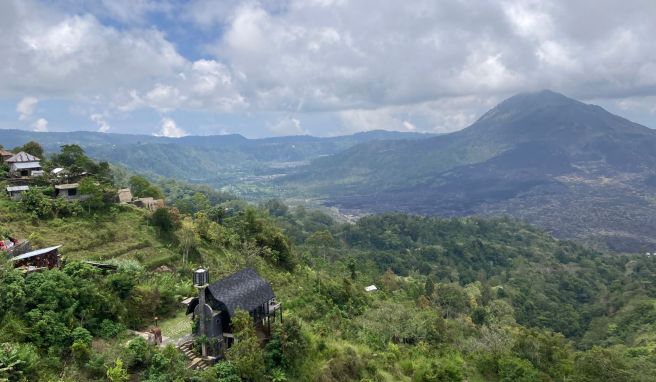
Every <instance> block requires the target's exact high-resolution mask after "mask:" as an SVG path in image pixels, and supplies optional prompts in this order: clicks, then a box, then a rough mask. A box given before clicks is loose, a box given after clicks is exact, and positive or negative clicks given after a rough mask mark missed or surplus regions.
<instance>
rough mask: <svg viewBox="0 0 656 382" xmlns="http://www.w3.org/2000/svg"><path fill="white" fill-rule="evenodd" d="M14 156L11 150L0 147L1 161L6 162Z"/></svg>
mask: <svg viewBox="0 0 656 382" xmlns="http://www.w3.org/2000/svg"><path fill="white" fill-rule="evenodd" d="M13 156H14V153H12V152H11V151H7V150H2V149H0V163H4V162H6V161H7V159H9V158H11V157H13Z"/></svg>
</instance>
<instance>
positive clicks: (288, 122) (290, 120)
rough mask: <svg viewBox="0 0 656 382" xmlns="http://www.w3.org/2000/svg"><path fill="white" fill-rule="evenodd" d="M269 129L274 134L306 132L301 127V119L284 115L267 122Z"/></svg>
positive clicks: (301, 133)
mask: <svg viewBox="0 0 656 382" xmlns="http://www.w3.org/2000/svg"><path fill="white" fill-rule="evenodd" d="M267 127H268V129H269V131H271V132H272V133H274V134H275V135H304V134H307V133H308V132H307V131H306V130H304V129H303V128H302V127H301V121H300V120H299V119H298V118H294V117H284V118H281V119H279V120H277V121H275V122H274V123H269V124H267Z"/></svg>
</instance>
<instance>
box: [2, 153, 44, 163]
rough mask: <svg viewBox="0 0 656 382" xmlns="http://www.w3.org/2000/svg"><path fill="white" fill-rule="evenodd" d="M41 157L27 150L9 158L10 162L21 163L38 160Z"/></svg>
mask: <svg viewBox="0 0 656 382" xmlns="http://www.w3.org/2000/svg"><path fill="white" fill-rule="evenodd" d="M40 160H41V159H39V158H37V157H35V156H34V155H31V154H28V153H26V152H25V151H21V152H19V153H18V154H16V155H14V156H13V157H11V158H9V159H7V162H9V163H20V162H38V161H40Z"/></svg>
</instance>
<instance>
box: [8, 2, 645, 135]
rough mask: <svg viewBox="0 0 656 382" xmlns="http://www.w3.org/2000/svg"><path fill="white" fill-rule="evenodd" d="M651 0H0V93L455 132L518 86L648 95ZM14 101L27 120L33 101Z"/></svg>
mask: <svg viewBox="0 0 656 382" xmlns="http://www.w3.org/2000/svg"><path fill="white" fill-rule="evenodd" d="M61 4H65V5H61ZM655 7H656V5H655V3H654V1H653V0H632V1H631V2H630V6H629V5H627V4H623V3H617V2H613V1H610V0H599V1H595V2H591V1H580V2H571V1H565V0H554V1H549V2H544V1H539V0H502V1H498V2H480V1H475V0H467V1H462V0H444V1H439V2H437V1H433V0H415V1H412V2H395V1H376V0H359V1H351V2H349V1H341V0H334V1H333V0H314V1H308V0H259V1H247V2H243V1H237V0H226V1H221V2H216V1H212V0H190V1H189V2H175V1H169V0H116V1H110V0H93V1H90V2H79V1H76V0H62V1H60V2H50V1H48V2H42V1H36V0H23V1H19V0H7V1H0V35H2V36H3V37H2V39H0V98H2V99H16V98H21V97H25V96H26V95H30V96H31V97H32V98H34V99H37V98H38V99H46V98H47V99H49V100H55V101H60V100H66V101H69V102H73V103H87V104H92V105H93V107H88V109H87V110H107V111H108V112H109V113H112V114H111V115H112V116H113V117H114V116H116V117H117V118H119V117H121V116H123V115H125V114H130V113H133V112H135V111H137V110H139V109H154V110H156V111H157V113H152V114H151V115H158V116H161V115H162V114H168V113H170V112H172V111H202V112H209V113H214V115H215V116H217V117H219V118H218V119H220V117H221V116H223V115H226V114H232V116H234V117H235V118H234V119H237V118H239V117H244V116H246V117H244V118H250V116H253V115H255V114H258V113H262V115H260V118H262V119H264V118H266V117H264V116H263V115H264V114H266V113H269V112H273V113H277V114H274V115H289V114H291V115H294V116H295V117H294V118H291V117H290V118H283V119H282V120H279V121H275V122H272V123H270V124H267V125H266V126H264V127H262V126H259V128H260V129H262V128H266V129H267V131H270V132H272V133H276V134H277V132H276V131H274V130H276V129H278V131H291V132H300V131H303V132H304V131H308V130H309V131H312V132H315V131H316V130H317V128H316V127H315V126H311V125H309V124H308V123H307V121H309V120H312V118H305V117H304V116H303V115H304V114H311V113H316V112H328V113H332V114H331V117H332V118H333V119H334V118H335V117H336V118H337V119H338V120H339V121H341V122H342V123H343V126H332V125H331V126H328V127H324V129H325V130H327V131H325V132H322V133H323V135H331V134H334V133H336V132H338V131H342V132H349V131H357V130H360V129H372V128H388V129H407V128H408V126H409V125H406V124H404V122H407V123H409V124H411V125H412V126H414V127H415V128H416V129H417V130H418V131H425V130H429V131H440V132H443V131H453V130H455V129H459V128H462V127H464V126H466V124H468V123H470V122H471V121H473V120H474V119H475V118H476V117H477V116H478V115H480V114H481V113H482V112H483V111H484V110H485V109H484V108H485V107H487V106H488V103H489V102H491V101H496V100H499V99H501V98H504V97H506V96H509V95H511V94H513V93H516V92H519V91H527V90H535V89H541V88H553V89H554V90H557V91H561V92H564V93H566V94H568V95H571V96H574V97H577V98H582V99H584V100H586V99H591V98H608V99H613V100H622V99H624V98H628V97H633V98H636V99H637V98H639V97H649V96H652V97H653V96H656V39H654V38H653V37H652V36H654V35H656V23H654V22H653V16H654V14H656V8H655ZM372 12H373V13H375V17H372ZM155 15H156V16H158V18H154V16H155ZM108 19H109V20H111V21H112V22H106V20H108ZM160 21H161V22H160ZM153 22H154V24H153ZM116 25H118V26H116ZM181 29H184V30H185V33H181V32H180V30H181ZM196 33H197V34H198V35H195V34H196ZM189 42H191V43H192V46H188V45H184V44H189ZM193 44H195V45H193ZM182 52H184V53H185V54H187V53H188V52H190V53H189V56H192V55H193V59H192V58H189V57H185V56H183V54H182ZM27 98H29V97H26V98H25V99H27ZM34 105H36V101H35V103H34ZM490 106H491V105H490ZM16 110H17V112H18V113H19V115H20V118H22V119H24V120H29V121H31V119H30V118H35V117H34V116H33V113H34V106H32V108H31V109H30V107H29V105H27V104H26V108H25V109H24V110H26V111H28V112H27V113H22V112H21V111H20V110H19V106H17V107H16ZM86 115H89V113H85V116H86ZM178 115H179V114H176V119H178V120H179V121H180V122H182V121H183V120H182V119H180V118H183V117H178ZM30 116H32V117H30ZM85 118H86V117H85ZM157 118H160V117H157ZM293 119H296V120H297V121H299V123H298V126H296V125H295V124H294V123H293V121H292V120H293ZM317 119H320V118H317ZM300 121H303V122H304V125H303V126H302V127H301V126H300ZM94 122H95V121H94ZM96 123H98V122H96ZM243 125H248V124H247V123H244V124H243ZM278 125H280V126H278ZM185 126H189V127H188V129H190V130H191V129H193V131H190V133H194V132H195V131H197V129H198V128H197V127H193V128H192V127H191V126H192V124H191V123H188V122H186V121H185ZM194 126H195V125H194ZM99 127H100V128H102V126H101V125H99ZM233 129H234V131H238V129H239V128H238V127H231V131H233ZM242 132H243V131H242ZM246 133H247V132H246Z"/></svg>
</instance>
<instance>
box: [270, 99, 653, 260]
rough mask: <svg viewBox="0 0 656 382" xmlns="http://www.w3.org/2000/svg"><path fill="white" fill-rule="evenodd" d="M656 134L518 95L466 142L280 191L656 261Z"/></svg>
mask: <svg viewBox="0 0 656 382" xmlns="http://www.w3.org/2000/svg"><path fill="white" fill-rule="evenodd" d="M655 169H656V132H655V131H653V130H651V129H649V128H647V127H645V126H641V125H639V124H636V123H633V122H631V121H628V120H626V119H624V118H621V117H619V116H617V115H613V114H611V113H609V112H608V111H606V110H604V109H603V108H601V107H599V106H595V105H588V104H585V103H582V102H579V101H576V100H574V99H571V98H568V97H566V96H564V95H562V94H558V93H555V92H552V91H548V90H545V91H541V92H537V93H526V94H519V95H516V96H514V97H511V98H509V99H507V100H505V101H503V102H502V103H501V104H499V105H498V106H496V107H495V108H493V109H492V110H490V111H488V112H487V113H485V114H484V115H483V116H482V117H481V118H479V119H478V120H477V121H476V122H475V123H473V124H472V125H471V126H469V127H467V128H466V129H463V130H461V131H458V132H455V133H452V134H447V135H442V136H436V137H431V138H428V139H424V140H414V141H410V140H406V141H395V140H390V141H375V142H365V143H362V144H360V145H356V146H353V147H351V148H349V149H347V150H345V151H343V152H341V153H338V154H335V155H333V156H330V157H322V158H318V159H316V160H314V161H313V162H312V163H311V164H310V165H308V166H305V167H303V168H300V169H299V171H298V172H297V173H296V174H293V175H290V176H288V177H285V178H283V179H282V180H281V182H282V184H284V186H285V187H286V188H290V189H293V190H296V191H295V192H297V193H304V194H306V195H315V196H316V197H318V198H320V199H322V200H323V201H324V203H326V204H328V205H332V206H337V207H340V208H342V209H344V210H352V211H356V212H360V213H362V212H381V211H402V212H411V213H419V214H427V215H434V214H437V215H443V216H461V215H511V216H514V217H517V218H520V219H524V220H526V221H528V222H530V223H534V224H537V225H539V226H541V227H543V228H546V229H547V230H549V231H551V232H553V233H554V234H556V235H557V236H559V237H563V238H578V239H584V240H590V241H592V242H601V243H604V244H605V245H606V246H607V247H609V248H611V249H614V250H619V251H637V250H640V251H643V250H646V251H650V250H653V249H656V218H654V214H653V210H654V207H655V205H654V201H655V200H656V198H655V197H656V171H655Z"/></svg>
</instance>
